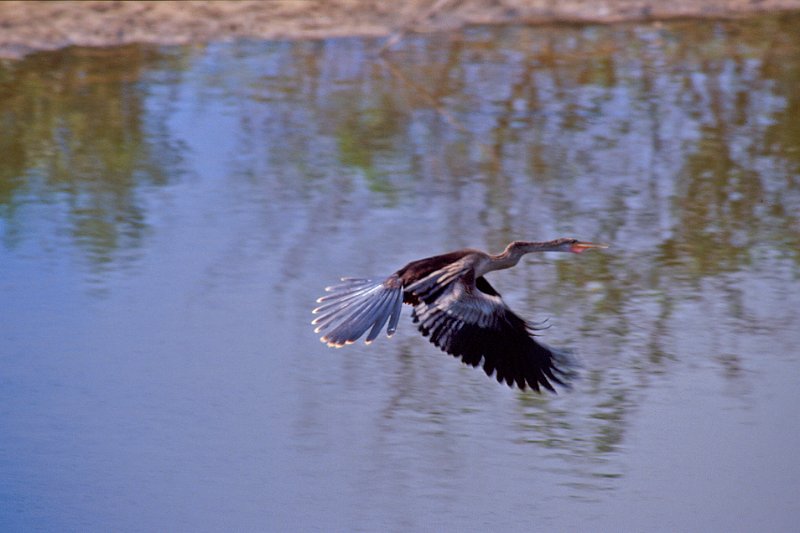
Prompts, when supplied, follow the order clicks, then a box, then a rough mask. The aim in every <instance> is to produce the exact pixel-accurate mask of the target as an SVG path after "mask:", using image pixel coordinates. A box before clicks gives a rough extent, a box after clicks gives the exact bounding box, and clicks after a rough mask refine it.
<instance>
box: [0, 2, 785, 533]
mask: <svg viewBox="0 0 800 533" xmlns="http://www.w3.org/2000/svg"><path fill="white" fill-rule="evenodd" d="M798 24H800V18H798V17H797V16H787V15H784V16H774V17H762V18H752V19H744V20H741V21H737V22H715V21H703V22H675V23H659V24H652V25H618V26H568V27H531V28H528V27H510V28H502V27H491V28H481V27H478V28H471V29H468V30H465V31H464V32H461V33H455V34H438V35H429V36H408V37H407V38H406V39H405V40H404V41H402V42H401V43H400V44H398V45H397V46H396V47H395V48H394V49H393V51H392V52H391V53H389V54H388V55H387V57H386V58H378V57H376V56H375V50H376V49H377V48H379V46H380V44H381V43H380V41H376V40H369V39H336V40H328V41H316V42H292V43H290V42H238V43H227V44H217V45H211V46H204V47H185V48H170V47H165V48H153V47H126V48H117V49H108V50H105V49H71V50H66V51H62V52H57V53H44V54H37V55H34V56H31V57H29V58H27V59H25V60H23V61H19V62H13V63H12V62H6V63H2V64H0V121H2V128H1V130H2V134H1V135H0V154H2V161H0V526H2V529H3V530H7V531H29V530H35V529H40V530H47V531H68V530H95V531H110V530H114V531H140V530H142V531H144V530H150V531H152V530H188V531H212V530H215V531H219V530H234V529H236V530H278V531H290V530H302V531H308V530H322V531H332V530H347V531H376V530H388V531H414V530H453V531H455V530H459V531H461V530H474V531H487V530H501V529H503V530H509V531H522V530H525V531H530V530H595V531H597V530H619V529H627V530H648V531H655V530H665V531H676V530H682V531H690V530H695V531H708V530H728V531H753V530H760V531H761V530H769V531H789V530H792V529H794V528H796V527H797V526H796V525H797V523H798V520H800V511H799V510H798V507H797V505H796V495H797V494H798V492H800V462H798V461H797V459H796V455H797V450H798V449H800V413H798V411H799V410H800V409H799V408H798V406H800V387H798V376H800V353H799V351H798V346H799V345H800V220H799V217H800V91H798V90H797V88H798V87H800V36H798V34H797V32H796V28H797V26H798ZM559 236H575V237H578V238H581V239H586V240H595V241H601V242H609V243H611V244H612V248H610V249H608V250H607V251H604V252H598V253H595V252H592V253H586V254H584V255H581V256H571V255H570V256H566V254H549V255H545V256H539V257H530V258H528V259H525V260H524V261H523V263H521V264H520V265H519V266H518V267H517V268H515V269H513V270H509V271H504V272H498V273H495V274H493V275H492V278H491V280H492V283H493V284H494V285H495V287H496V288H497V289H498V290H499V291H500V292H502V293H503V295H504V298H505V299H506V301H507V302H508V303H509V305H510V306H511V307H512V308H513V309H515V310H516V311H517V312H518V313H519V314H521V315H522V316H524V317H526V318H528V319H530V320H543V319H548V323H549V324H550V326H551V327H550V329H548V330H546V331H544V332H543V340H544V341H545V342H548V343H550V344H554V345H557V346H565V347H570V348H572V349H574V350H576V351H577V352H578V353H579V354H580V357H581V360H582V361H583V365H584V367H583V369H582V378H581V379H580V381H578V382H577V383H576V385H575V387H574V388H573V389H572V390H571V391H562V393H560V394H558V395H556V396H553V395H543V396H539V395H536V394H533V393H529V392H528V393H521V392H519V391H516V390H511V389H508V388H507V387H505V386H501V385H498V384H497V383H495V382H494V381H493V380H491V379H488V378H487V377H486V376H485V375H484V374H483V373H482V372H479V371H476V370H473V369H471V368H468V367H465V366H463V365H461V364H460V363H459V362H458V361H457V360H455V359H453V358H452V357H450V356H446V355H444V354H441V353H440V352H439V351H438V350H437V349H436V348H434V347H433V346H432V345H430V344H429V343H428V342H427V341H426V340H425V339H423V338H422V337H421V336H420V335H418V334H417V333H416V332H415V330H414V328H413V326H412V324H411V323H410V319H409V318H408V316H406V317H404V319H403V321H402V322H401V327H400V330H399V331H398V334H397V335H396V336H395V337H394V338H392V339H389V340H387V339H381V340H379V341H378V342H376V343H374V344H372V345H370V346H365V345H364V344H362V343H359V344H355V345H352V346H349V347H347V348H345V349H342V350H331V349H328V348H326V347H325V346H324V345H323V344H320V343H319V342H318V339H317V337H316V335H314V334H313V332H312V327H311V326H310V325H309V321H310V319H311V315H310V309H311V308H312V307H313V302H314V300H315V298H317V297H318V296H319V295H320V292H321V289H322V287H324V286H325V285H327V284H330V283H331V282H334V281H335V280H336V279H337V278H338V276H341V275H352V276H376V277H380V276H384V275H388V274H389V273H391V272H393V271H394V270H395V269H397V268H399V267H400V266H402V265H403V264H405V263H406V262H407V261H410V260H412V259H417V258H420V257H425V256H428V255H433V254H436V253H441V252H445V251H449V250H452V249H457V248H460V247H464V246H473V247H478V248H482V249H487V250H489V251H493V252H498V251H500V250H502V248H503V247H504V246H505V244H506V243H507V242H508V241H510V240H513V239H530V240H544V239H551V238H555V237H559Z"/></svg>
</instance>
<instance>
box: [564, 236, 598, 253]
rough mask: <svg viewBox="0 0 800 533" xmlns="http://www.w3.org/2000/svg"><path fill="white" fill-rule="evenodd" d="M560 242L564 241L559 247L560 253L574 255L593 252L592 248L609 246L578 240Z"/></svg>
mask: <svg viewBox="0 0 800 533" xmlns="http://www.w3.org/2000/svg"><path fill="white" fill-rule="evenodd" d="M559 240H560V241H563V242H562V243H560V244H559V245H558V246H559V250H558V251H560V252H571V253H573V254H579V253H582V252H585V251H586V250H591V249H592V248H608V245H607V244H598V243H594V242H586V241H579V240H578V239H559Z"/></svg>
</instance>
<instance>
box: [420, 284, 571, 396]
mask: <svg viewBox="0 0 800 533" xmlns="http://www.w3.org/2000/svg"><path fill="white" fill-rule="evenodd" d="M478 279H479V280H480V281H478V282H477V285H476V280H475V279H474V271H472V270H471V269H464V270H462V272H461V273H459V274H456V273H455V272H454V271H453V270H451V271H450V272H447V273H441V272H435V273H433V274H431V275H430V276H428V277H427V278H425V279H423V280H421V281H420V282H418V283H417V284H415V285H412V286H411V287H409V288H408V290H409V291H412V292H414V294H415V296H416V297H417V299H418V303H417V304H416V305H415V306H414V311H413V312H412V318H413V320H414V322H415V323H417V324H418V328H419V330H420V332H421V333H422V334H423V335H424V336H426V337H428V340H430V341H431V342H432V343H433V344H434V345H435V346H437V347H439V348H440V349H442V350H443V351H444V352H446V353H449V354H451V355H453V356H456V357H460V358H461V359H462V361H463V362H464V363H466V364H468V365H471V366H473V367H475V366H478V365H479V364H481V362H483V370H484V372H486V375H488V376H492V375H494V376H495V378H496V379H497V381H498V382H500V383H503V382H505V383H506V384H508V385H509V386H514V385H516V386H517V387H519V388H520V389H523V390H524V389H525V388H527V387H530V388H532V389H534V390H536V391H539V390H540V389H541V388H542V387H543V388H545V389H548V390H550V391H553V392H555V389H554V387H553V385H554V384H557V385H563V386H568V381H569V378H571V377H573V375H574V371H573V370H572V369H571V368H570V361H569V359H568V357H567V356H566V354H563V353H561V352H558V351H556V350H553V349H552V348H549V347H547V346H545V345H543V344H541V343H538V342H536V340H534V338H533V336H532V335H531V332H530V329H531V328H530V327H529V326H528V324H527V323H526V322H525V321H524V320H523V319H521V318H520V317H519V316H517V315H516V314H515V313H514V312H513V311H511V309H509V307H508V306H507V305H506V304H505V302H504V301H503V299H502V298H501V297H500V294H499V293H497V291H495V290H494V289H493V288H492V287H491V285H489V283H488V282H487V281H486V280H485V278H478ZM439 280H444V282H445V285H444V286H441V285H440V284H439ZM478 287H480V289H479V288H478Z"/></svg>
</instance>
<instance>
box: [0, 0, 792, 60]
mask: <svg viewBox="0 0 800 533" xmlns="http://www.w3.org/2000/svg"><path fill="white" fill-rule="evenodd" d="M796 9H800V0H706V1H703V2H696V1H692V0H671V1H670V2H663V1H658V0H606V1H601V0H563V1H558V2H556V1H553V0H405V1H403V2H386V1H384V0H266V1H252V0H245V1H239V2H218V1H212V2H199V1H190V2H174V1H164V2H151V1H132V2H120V1H85V2H63V1H54V2H40V1H35V2H22V1H9V2H0V57H7V58H16V57H22V56H24V55H26V54H28V53H31V52H34V51H37V50H53V49H57V48H63V47H67V46H112V45H120V44H129V43H135V42H138V43H159V44H184V43H190V42H208V41H215V40H226V39H234V38H239V37H249V38H262V39H306V38H323V37H335V36H349V35H352V36H386V35H391V34H392V33H394V32H398V31H399V30H408V31H420V32H426V31H437V30H448V29H455V28H459V27H462V26H465V25H468V24H502V23H548V22H601V23H609V22H619V21H628V20H650V19H665V18H675V17H735V16H742V15H747V14H753V13H760V12H768V11H782V10H796Z"/></svg>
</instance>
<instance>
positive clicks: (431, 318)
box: [312, 239, 605, 391]
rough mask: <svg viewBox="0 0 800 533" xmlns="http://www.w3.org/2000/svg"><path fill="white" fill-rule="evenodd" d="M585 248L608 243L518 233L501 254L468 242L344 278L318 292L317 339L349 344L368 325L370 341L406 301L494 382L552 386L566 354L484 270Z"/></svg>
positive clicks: (429, 329)
mask: <svg viewBox="0 0 800 533" xmlns="http://www.w3.org/2000/svg"><path fill="white" fill-rule="evenodd" d="M590 248H605V245H600V244H593V243H588V242H580V241H577V240H575V239H557V240H554V241H548V242H523V241H515V242H512V243H511V244H509V245H508V246H507V247H506V249H505V251H503V253H501V254H498V255H490V254H487V253H484V252H481V251H480V250H472V249H465V250H458V251H455V252H450V253H447V254H443V255H436V256H433V257H428V258H425V259H420V260H417V261H412V262H410V263H408V264H407V265H406V266H404V267H403V268H401V269H400V270H398V271H397V272H395V273H394V274H392V275H391V276H389V277H388V278H386V279H385V280H383V281H378V282H376V281H372V280H369V279H360V278H342V282H343V283H341V284H340V285H335V286H332V287H327V288H326V290H327V291H328V292H330V293H331V294H328V295H326V296H323V297H322V298H320V299H319V300H317V301H318V302H319V303H320V304H322V305H320V306H319V307H317V308H316V309H314V313H315V314H319V315H320V316H318V317H317V318H316V319H315V320H314V321H313V322H312V324H315V325H317V329H316V330H315V331H316V332H321V331H327V332H326V333H325V334H324V335H323V337H322V339H321V340H322V341H323V342H325V343H327V344H328V345H329V346H335V347H341V346H344V345H345V344H351V343H353V342H355V341H356V340H357V339H358V338H360V337H361V336H362V335H364V334H365V333H367V331H368V330H369V333H368V335H367V339H366V342H367V343H368V344H369V343H370V342H372V341H373V340H374V339H375V338H376V337H377V336H378V335H379V334H380V332H381V331H382V329H383V327H384V326H386V333H387V335H388V336H390V337H391V336H392V335H393V334H394V332H395V330H396V328H397V323H398V321H399V319H400V310H401V307H402V304H403V303H406V304H409V305H411V306H412V307H413V311H412V314H411V317H412V319H413V321H414V323H415V324H417V327H418V328H419V330H420V332H421V333H422V334H423V335H424V336H426V337H428V338H429V340H430V341H431V342H432V343H433V344H434V345H436V346H437V347H439V348H441V349H442V350H443V351H445V352H447V353H449V354H451V355H453V356H456V357H460V358H461V359H462V360H463V362H464V363H466V364H468V365H471V366H473V367H476V366H478V365H479V364H481V361H483V370H484V371H485V372H486V374H487V375H489V376H491V375H492V374H495V375H496V377H497V381H499V382H505V383H507V384H508V385H510V386H513V385H514V384H516V385H517V386H518V387H519V388H520V389H525V388H526V387H531V388H532V389H534V390H536V391H539V390H540V387H544V388H546V389H548V390H551V391H553V390H554V389H553V385H552V383H555V384H559V385H567V384H568V379H569V378H570V377H572V375H573V371H572V370H571V368H570V361H569V357H568V356H567V355H566V354H565V353H562V352H559V351H558V350H555V349H553V348H550V347H547V346H545V345H543V344H541V343H538V342H536V340H534V338H533V334H532V332H531V330H532V328H531V326H530V325H529V324H528V323H526V322H525V321H524V320H523V319H522V318H520V317H519V316H517V315H516V314H515V313H514V312H513V311H511V309H509V307H508V306H507V305H506V304H505V302H504V301H503V299H502V298H501V297H500V293H498V292H497V291H496V290H495V289H494V287H492V286H491V285H490V284H489V282H488V281H487V280H486V278H485V277H484V274H486V273H487V272H491V271H493V270H500V269H504V268H511V267H512V266H514V265H516V264H517V262H518V261H519V259H520V257H522V256H523V255H524V254H526V253H531V252H573V253H580V252H582V251H584V250H587V249H590Z"/></svg>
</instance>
